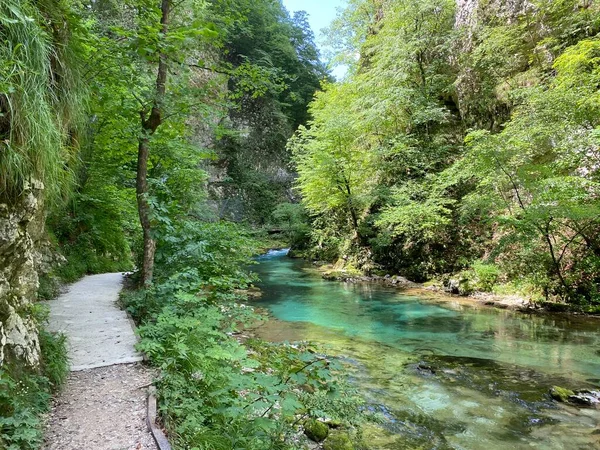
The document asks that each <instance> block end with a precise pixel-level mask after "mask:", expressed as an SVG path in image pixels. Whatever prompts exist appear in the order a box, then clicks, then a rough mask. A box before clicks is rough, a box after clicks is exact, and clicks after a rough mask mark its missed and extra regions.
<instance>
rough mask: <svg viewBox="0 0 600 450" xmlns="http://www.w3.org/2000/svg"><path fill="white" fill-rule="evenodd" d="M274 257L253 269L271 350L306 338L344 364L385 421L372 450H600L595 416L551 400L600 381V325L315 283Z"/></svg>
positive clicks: (281, 256)
mask: <svg viewBox="0 0 600 450" xmlns="http://www.w3.org/2000/svg"><path fill="white" fill-rule="evenodd" d="M285 254H286V252H285V251H279V252H278V253H270V254H269V255H266V256H263V257H262V258H261V263H260V264H259V265H258V266H256V269H255V270H256V271H257V272H258V273H259V275H260V277H261V279H262V283H261V288H262V289H263V291H264V295H263V297H262V300H261V301H260V302H259V304H260V305H261V306H263V307H266V308H268V309H269V310H270V312H271V314H272V316H273V317H274V318H275V320H271V321H269V322H267V323H265V324H264V325H262V326H261V327H260V328H259V329H258V333H259V334H260V335H261V336H263V337H264V338H267V339H270V340H313V341H316V342H320V343H323V344H326V345H328V346H329V347H330V351H331V352H332V353H335V354H337V355H340V356H342V357H344V358H345V359H346V361H348V362H349V368H350V371H351V373H352V377H353V379H354V380H355V381H356V382H357V383H358V384H359V385H360V386H361V388H362V390H363V391H364V394H365V396H366V397H367V398H368V400H369V404H370V405H371V406H370V407H371V408H373V409H374V410H377V411H379V412H381V413H383V415H384V416H385V417H387V421H386V423H385V425H384V429H383V430H382V429H379V428H378V429H376V430H371V433H372V436H371V437H370V439H371V442H375V448H389V449H398V448H424V449H434V448H436V449H444V448H458V449H479V448H481V449H486V450H488V449H509V448H510V449H512V448H517V449H521V448H523V449H525V448H543V449H563V448H564V449H589V448H600V431H598V430H600V412H598V411H592V410H578V409H575V408H571V407H566V406H564V405H557V404H555V403H553V402H552V401H550V399H549V398H548V396H547V391H548V389H549V387H550V386H552V385H553V384H559V385H563V386H566V387H572V388H582V387H594V386H597V385H598V383H599V381H598V379H599V378H600V355H599V354H598V351H599V350H600V329H599V325H600V321H598V320H595V319H586V318H579V317H567V316H526V315H523V314H518V313H513V312H510V311H502V310H495V309H491V308H482V307H479V308H478V307H471V306H465V305H464V304H460V303H458V302H452V301H450V302H449V301H447V300H440V299H437V300H436V299H435V298H426V297H424V296H407V295H402V294H401V293H400V292H399V291H397V290H394V289H388V288H385V287H382V286H376V285H364V284H362V285H355V284H347V283H337V282H330V281H325V280H322V279H321V278H320V277H319V276H318V275H317V274H315V273H314V272H313V271H311V270H310V266H307V265H306V263H303V262H301V261H298V260H291V259H289V258H286V257H285Z"/></svg>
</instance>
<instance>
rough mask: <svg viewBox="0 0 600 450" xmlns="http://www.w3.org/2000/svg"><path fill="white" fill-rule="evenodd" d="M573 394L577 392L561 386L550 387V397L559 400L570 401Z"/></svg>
mask: <svg viewBox="0 0 600 450" xmlns="http://www.w3.org/2000/svg"><path fill="white" fill-rule="evenodd" d="M572 395H575V392H573V391H572V390H571V389H566V388H563V387H560V386H552V388H551V389H550V397H552V398H553V399H554V400H556V401H557V402H563V403H565V402H568V401H569V398H570V397H571V396H572Z"/></svg>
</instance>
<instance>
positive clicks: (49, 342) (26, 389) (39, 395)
mask: <svg viewBox="0 0 600 450" xmlns="http://www.w3.org/2000/svg"><path fill="white" fill-rule="evenodd" d="M65 343H66V339H65V337H64V336H63V335H54V334H51V333H49V332H47V331H44V330H41V331H40V347H41V351H42V355H41V356H42V364H41V372H39V373H38V372H35V371H31V370H28V369H25V368H23V367H20V366H18V365H16V364H14V363H7V364H5V365H4V366H3V367H2V368H0V448H2V449H6V450H35V449H38V448H40V446H41V444H42V438H43V436H42V431H43V429H42V428H43V423H42V420H41V417H42V415H43V414H44V413H46V412H47V411H48V409H49V406H50V398H51V394H52V392H56V391H57V390H58V389H59V388H60V387H61V385H62V384H63V383H64V381H65V380H66V377H67V374H68V364H67V356H66V355H67V352H66V345H65Z"/></svg>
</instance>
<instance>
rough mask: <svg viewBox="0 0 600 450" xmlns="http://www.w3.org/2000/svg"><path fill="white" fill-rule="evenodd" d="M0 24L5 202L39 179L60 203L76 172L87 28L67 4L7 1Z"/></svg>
mask: <svg viewBox="0 0 600 450" xmlns="http://www.w3.org/2000/svg"><path fill="white" fill-rule="evenodd" d="M59 17H60V20H57V19H58V18H59ZM0 24H1V27H0V40H2V42H3V45H2V46H1V47H0V80H2V81H0V196H1V197H2V198H4V199H5V200H6V199H7V198H8V199H10V198H12V197H14V196H16V195H19V194H20V193H21V190H22V189H23V187H24V184H25V183H28V182H29V181H30V180H31V178H35V179H37V180H40V181H42V182H43V183H44V184H45V187H46V190H47V192H48V194H49V195H48V197H49V198H50V199H51V200H53V201H56V200H58V199H59V198H60V197H61V196H64V195H65V194H66V193H67V192H68V186H69V185H70V183H71V178H72V172H73V170H74V168H75V166H76V157H75V152H74V148H75V147H76V146H77V133H76V125H77V122H78V121H79V118H80V109H81V103H82V96H83V94H82V89H81V84H80V82H79V78H78V69H79V66H80V60H79V53H80V51H81V49H80V45H79V42H78V39H79V34H80V28H81V23H80V20H79V18H78V17H77V16H76V15H75V14H74V12H73V10H72V8H71V7H70V5H69V4H68V3H66V2H62V1H48V2H42V3H41V4H38V3H37V2H31V1H28V0H7V1H3V2H2V4H1V5H0Z"/></svg>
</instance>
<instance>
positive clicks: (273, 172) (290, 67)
mask: <svg viewBox="0 0 600 450" xmlns="http://www.w3.org/2000/svg"><path fill="white" fill-rule="evenodd" d="M211 3H212V6H211V8H210V14H211V17H212V15H214V20H215V22H216V23H217V24H218V25H220V28H222V30H223V41H224V42H223V45H224V47H225V61H226V62H227V63H228V64H229V65H230V66H231V74H232V76H231V77H230V80H229V99H230V104H229V105H228V110H229V111H228V114H227V115H228V120H227V121H224V122H223V127H222V129H221V131H220V139H219V140H218V142H217V145H216V153H217V156H218V162H217V164H215V166H216V167H217V168H218V170H220V171H223V172H224V175H225V174H226V177H222V179H221V180H219V181H218V182H216V183H214V184H213V185H212V187H213V188H214V191H213V196H214V197H215V199H216V200H218V201H219V202H220V204H221V210H220V215H221V217H228V218H234V219H235V220H241V219H246V220H248V221H250V222H251V223H255V224H258V225H264V224H266V223H268V222H269V221H270V219H271V214H272V212H273V210H274V208H275V207H276V205H277V204H278V203H281V202H284V201H289V199H290V193H289V190H290V187H291V184H292V180H293V175H292V174H291V173H290V171H289V167H288V165H289V157H290V155H289V153H288V152H287V151H286V141H287V139H288V138H289V137H290V136H291V134H292V133H293V132H294V130H295V129H296V128H298V126H300V125H303V124H305V123H306V122H307V120H308V118H309V114H308V108H307V105H308V103H309V102H310V101H311V100H312V98H313V95H314V93H315V91H316V90H317V89H318V88H319V84H320V82H321V80H322V79H324V78H326V76H327V74H326V71H325V68H324V66H323V64H322V63H321V62H320V60H319V53H318V50H317V47H316V45H315V43H314V36H313V33H312V31H311V29H310V26H309V24H308V18H307V16H306V14H305V13H303V12H300V13H296V14H294V15H293V16H290V15H289V14H288V12H287V11H286V9H285V8H284V7H283V5H282V4H281V2H279V1H277V2H273V1H269V0H259V1H256V0H254V1H249V0H227V1H214V2H211Z"/></svg>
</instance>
